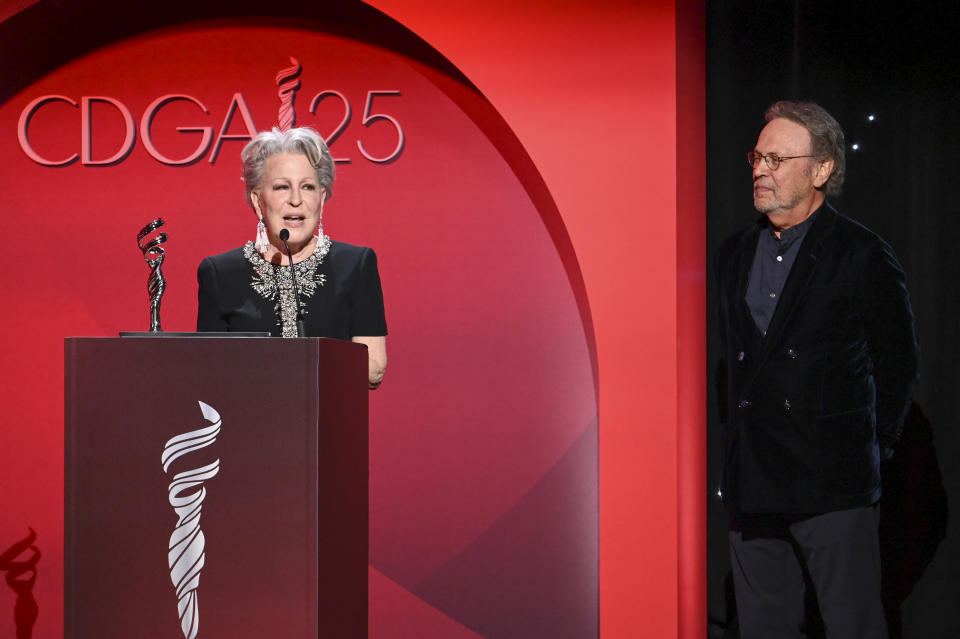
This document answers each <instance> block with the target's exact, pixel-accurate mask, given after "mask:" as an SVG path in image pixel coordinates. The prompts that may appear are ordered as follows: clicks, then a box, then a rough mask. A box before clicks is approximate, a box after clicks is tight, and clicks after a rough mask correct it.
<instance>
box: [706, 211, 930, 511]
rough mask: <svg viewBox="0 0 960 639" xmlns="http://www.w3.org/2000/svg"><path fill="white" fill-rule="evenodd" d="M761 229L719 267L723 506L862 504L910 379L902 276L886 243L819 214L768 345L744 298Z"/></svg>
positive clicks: (913, 353) (871, 495) (732, 241)
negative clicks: (722, 357)
mask: <svg viewBox="0 0 960 639" xmlns="http://www.w3.org/2000/svg"><path fill="white" fill-rule="evenodd" d="M764 228H765V221H764V220H761V221H760V222H758V223H757V224H755V225H754V226H751V227H750V228H748V229H746V230H744V231H742V232H740V233H737V234H735V235H733V236H731V237H729V238H727V239H726V240H725V241H724V242H723V243H722V244H721V246H720V248H719V249H718V251H717V253H716V256H715V269H716V275H717V280H718V305H719V313H720V324H719V326H720V337H721V341H722V344H723V353H724V360H723V361H722V362H721V364H720V366H719V368H718V386H719V393H718V395H719V397H720V404H721V406H720V408H721V421H722V424H721V428H722V430H723V442H724V469H723V474H722V479H721V486H720V490H721V493H722V495H723V500H724V503H725V504H726V506H727V508H728V510H730V511H731V512H733V513H784V514H814V513H823V512H830V511H835V510H842V509H845V508H853V507H857V506H866V505H870V504H872V503H874V502H876V501H877V500H878V499H879V498H880V459H881V455H882V453H884V452H885V451H887V450H888V449H889V448H890V447H892V446H893V444H894V443H895V442H896V439H897V437H898V436H899V433H900V429H901V428H902V420H903V415H904V413H905V411H906V408H907V404H908V401H909V398H910V392H911V388H912V385H913V382H914V381H915V378H916V374H917V364H918V347H917V340H916V335H915V332H914V322H913V312H912V310H911V308H910V298H909V295H908V293H907V288H906V283H905V281H904V275H903V269H902V268H901V267H900V264H899V262H898V261H897V258H896V256H895V255H894V253H893V250H892V249H891V248H890V246H889V245H887V243H886V242H884V241H883V240H882V239H880V238H879V237H878V236H877V235H875V234H874V233H872V232H871V231H869V230H868V229H866V228H865V227H863V226H861V225H860V224H858V223H857V222H854V221H853V220H851V219H849V218H847V217H845V216H842V215H840V214H838V213H837V212H836V211H835V210H834V209H833V208H832V207H831V206H830V205H829V204H824V205H823V206H822V207H820V209H819V213H818V214H817V218H816V219H815V220H814V222H813V226H811V228H810V230H809V231H808V233H807V236H806V238H805V239H804V241H803V244H802V245H801V247H800V253H799V255H798V256H797V260H796V262H795V263H794V265H793V268H792V270H791V271H790V275H789V277H788V279H787V282H786V284H785V286H784V290H783V292H782V294H781V298H780V302H779V303H778V305H777V308H776V311H775V313H774V316H773V318H772V320H771V322H770V326H769V328H768V330H767V335H766V337H763V336H762V335H761V333H760V331H759V330H758V329H757V328H756V326H755V324H754V322H753V319H752V317H751V316H750V311H749V309H748V308H747V304H746V302H745V299H744V298H745V295H746V290H747V283H748V282H749V277H750V268H751V266H752V263H753V257H754V253H755V251H756V247H757V241H758V237H759V233H760V232H761V231H762V230H763V229H764Z"/></svg>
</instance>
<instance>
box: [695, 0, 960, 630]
mask: <svg viewBox="0 0 960 639" xmlns="http://www.w3.org/2000/svg"><path fill="white" fill-rule="evenodd" d="M958 6H960V5H956V4H955V3H949V2H943V1H934V2H926V3H882V2H881V3H876V2H843V1H842V0H835V1H834V2H829V3H827V2H813V1H810V0H807V1H801V0H791V1H775V0H774V1H771V0H766V1H757V0H715V1H708V3H707V47H706V48H707V243H708V244H707V245H708V250H709V251H710V255H709V256H708V264H711V263H712V252H713V250H714V249H715V248H716V247H717V246H718V244H719V243H720V241H721V240H722V239H723V238H724V237H726V236H727V235H729V234H730V233H733V232H734V231H736V230H738V229H740V228H742V227H743V226H745V225H747V224H749V223H750V222H751V221H752V220H753V219H755V217H756V213H755V212H754V210H753V206H752V199H751V179H750V170H749V168H748V167H747V164H746V160H745V159H744V158H745V154H746V152H747V151H749V150H750V149H752V148H753V145H754V144H755V142H756V139H757V135H758V133H759V132H760V129H761V128H762V127H763V125H764V120H763V112H764V110H765V109H766V107H768V106H769V105H770V104H771V103H773V102H775V101H776V100H780V99H790V100H810V101H814V102H817V103H819V104H820V105H822V106H823V107H824V108H826V109H827V110H828V111H829V112H830V113H831V114H832V115H833V116H834V117H836V118H837V120H838V121H839V122H840V123H841V125H843V127H844V131H845V133H846V137H847V168H848V175H847V182H846V185H845V187H844V191H843V195H842V196H841V197H839V198H834V199H833V200H832V201H833V203H834V205H835V206H836V207H837V208H838V209H839V210H840V211H841V212H842V213H845V214H846V215H848V216H850V217H852V218H854V219H856V220H858V221H860V222H861V223H863V224H865V225H866V226H867V227H869V228H870V229H872V230H873V231H875V232H876V233H878V234H879V235H880V236H882V237H883V238H885V239H886V240H887V241H888V242H889V243H890V244H891V245H892V246H893V248H894V250H895V251H896V253H897V255H898V256H899V258H900V261H901V263H902V264H903V266H904V268H905V270H906V273H907V284H908V286H909V289H910V294H911V299H912V302H913V307H914V313H915V316H916V320H917V329H918V333H919V337H920V344H921V349H922V350H921V369H920V374H921V380H920V383H919V385H918V386H917V388H916V392H915V396H914V398H915V401H916V404H917V406H918V408H917V409H915V411H914V413H912V419H911V425H910V428H911V429H912V430H911V435H910V438H911V439H910V442H909V443H908V444H907V445H906V447H907V448H909V450H906V449H905V450H902V451H898V456H899V459H898V460H897V462H898V464H899V466H898V467H897V468H896V469H891V470H890V471H889V472H888V478H887V481H890V482H892V483H893V485H892V486H891V487H890V489H889V491H888V492H889V494H890V501H891V502H892V501H893V500H894V498H896V499H897V500H898V501H897V503H890V504H888V506H889V508H888V509H887V512H886V513H885V517H886V521H887V523H888V524H889V522H891V521H892V522H893V524H894V527H895V528H896V531H895V533H894V534H893V537H892V538H891V539H892V541H889V543H888V544H887V547H886V548H885V550H884V552H885V561H886V562H887V565H888V566H890V567H891V568H890V570H891V571H892V572H890V576H889V577H888V583H887V584H886V587H887V589H888V590H890V591H895V595H893V597H894V598H893V601H894V607H895V603H896V602H898V601H899V600H901V599H904V597H905V600H904V601H903V602H902V604H901V605H900V606H899V610H898V611H888V612H893V613H895V614H894V615H893V617H894V618H893V620H892V621H893V623H894V624H895V625H896V624H899V623H900V621H902V626H900V625H897V627H895V628H892V634H891V636H892V637H895V636H898V635H899V636H903V637H907V638H910V639H913V638H916V639H921V638H922V639H937V638H940V637H943V638H948V637H949V638H951V639H954V638H956V637H960V521H958V520H960V517H956V518H954V519H953V520H951V519H950V518H949V517H948V513H949V512H953V513H960V463H956V462H955V461H954V460H957V459H960V432H958V429H957V421H958V415H957V413H958V410H957V398H958V397H960V338H958V328H957V327H958V324H960V283H958V282H957V281H956V277H957V274H958V272H960V197H958V195H960V178H958V177H957V176H956V173H957V172H958V170H957V168H956V167H957V166H958V161H960V45H958V41H960V19H958V15H960V9H958V8H957V7H958ZM870 116H873V118H872V119H871V117H870ZM853 145H857V148H856V149H855V148H854V146H853ZM708 281H709V285H708V303H709V309H710V315H709V316H708V330H709V338H710V339H709V342H708V354H709V365H708V371H707V372H706V374H707V375H708V376H709V379H710V380H711V383H710V404H709V406H710V412H709V428H708V438H709V442H708V446H709V448H708V450H709V460H708V482H709V486H708V488H707V489H708V490H709V491H710V497H709V502H708V589H709V598H708V599H709V618H710V626H709V629H708V636H709V637H736V636H737V634H736V632H735V623H732V622H733V619H731V610H732V607H731V606H732V602H731V601H730V593H729V588H730V587H729V583H728V580H727V575H728V572H729V560H728V557H727V543H726V529H727V518H726V514H725V512H724V511H723V508H722V506H721V505H720V503H719V500H718V499H717V498H716V496H715V488H716V484H717V481H718V477H719V470H720V467H719V451H720V443H719V439H718V433H717V430H718V429H717V424H718V415H717V411H716V394H715V390H714V389H713V384H712V379H713V373H712V371H713V366H715V364H716V362H717V359H718V357H719V350H718V343H717V338H716V325H715V314H714V310H715V308H716V307H715V292H716V291H715V286H714V279H713V274H712V273H711V274H710V278H709V280H708ZM919 409H922V412H921V411H920V410H919ZM924 416H925V419H924ZM937 462H939V463H937ZM941 473H942V474H941ZM941 488H943V489H945V496H944V493H942V492H940V490H941ZM944 526H945V529H944ZM885 569H886V566H885ZM894 581H898V582H899V583H894ZM896 613H899V614H896ZM897 616H899V617H900V618H901V619H900V620H899V621H898V619H897V618H896V617H897ZM901 632H902V634H901ZM811 634H812V636H813V635H815V634H816V633H811Z"/></svg>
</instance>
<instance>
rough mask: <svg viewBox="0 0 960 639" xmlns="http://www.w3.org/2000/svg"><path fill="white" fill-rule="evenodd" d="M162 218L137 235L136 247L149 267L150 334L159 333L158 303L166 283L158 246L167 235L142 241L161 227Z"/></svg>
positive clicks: (160, 249) (160, 234) (159, 235)
mask: <svg viewBox="0 0 960 639" xmlns="http://www.w3.org/2000/svg"><path fill="white" fill-rule="evenodd" d="M163 224H164V222H163V218H160V217H158V218H157V219H155V220H154V221H153V222H150V223H149V224H147V225H146V226H145V227H143V228H142V229H140V233H139V234H138V235H137V246H139V247H140V251H141V252H142V253H143V259H144V260H145V261H146V263H147V266H149V267H150V276H149V277H148V278H147V293H148V294H149V295H150V331H151V332H152V333H161V332H163V329H162V328H160V301H161V298H162V297H163V292H164V291H165V290H166V288H167V281H166V280H165V279H164V278H163V271H161V270H160V267H162V266H163V257H164V255H163V247H162V246H160V245H161V244H163V243H164V242H166V241H167V234H166V233H164V232H163V231H161V232H159V233H157V234H156V235H155V236H154V238H153V239H152V240H150V241H149V242H147V243H146V244H144V242H143V240H144V238H146V237H147V236H148V235H150V234H151V233H153V232H154V231H156V230H157V229H158V228H160V227H161V226H163Z"/></svg>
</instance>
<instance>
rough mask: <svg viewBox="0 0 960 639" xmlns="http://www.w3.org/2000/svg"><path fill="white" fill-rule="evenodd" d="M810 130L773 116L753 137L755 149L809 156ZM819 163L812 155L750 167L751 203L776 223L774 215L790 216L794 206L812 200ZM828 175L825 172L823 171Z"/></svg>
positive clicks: (817, 184)
mask: <svg viewBox="0 0 960 639" xmlns="http://www.w3.org/2000/svg"><path fill="white" fill-rule="evenodd" d="M810 147H811V140H810V133H809V131H807V130H806V129H805V128H804V127H803V126H801V125H799V124H797V123H796V122H792V121H790V120H785V119H783V118H775V119H773V120H770V122H768V123H767V126H765V127H763V130H762V131H760V137H758V138H757V146H756V147H755V149H754V150H755V151H757V152H759V153H762V154H764V155H768V154H771V153H774V154H776V155H779V156H780V157H792V156H797V155H810V153H811V148H810ZM819 164H820V162H819V161H818V160H817V159H816V158H805V157H801V158H796V159H793V160H784V161H782V162H781V163H780V166H779V167H777V169H776V170H775V171H774V170H771V169H770V167H768V166H767V163H766V162H765V161H763V160H761V161H760V162H758V163H757V166H756V168H755V169H753V206H754V207H755V208H756V209H757V211H759V212H760V213H765V214H766V215H767V216H768V217H770V218H772V221H774V223H776V219H775V218H776V217H778V216H784V217H787V218H790V217H792V215H791V214H792V213H794V212H795V209H798V207H799V208H803V207H802V205H803V204H804V203H809V202H812V201H814V199H815V196H816V188H815V187H818V186H822V185H823V183H824V182H825V181H826V178H823V179H821V173H822V171H821V170H818V165H819ZM827 176H829V173H827Z"/></svg>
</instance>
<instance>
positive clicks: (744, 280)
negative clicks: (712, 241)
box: [734, 223, 763, 361]
mask: <svg viewBox="0 0 960 639" xmlns="http://www.w3.org/2000/svg"><path fill="white" fill-rule="evenodd" d="M762 228H763V227H762V226H761V225H760V224H759V223H758V224H755V225H754V226H753V227H752V228H750V229H749V230H748V231H747V232H746V233H744V235H743V239H742V240H741V244H740V263H739V264H738V268H737V273H736V277H737V289H736V298H735V299H736V302H735V307H734V316H735V318H736V321H737V326H738V331H737V332H738V333H739V334H740V335H741V336H742V337H743V338H744V342H745V346H747V347H748V348H750V349H751V350H752V349H755V348H756V347H757V346H758V345H759V343H760V340H761V339H762V338H763V336H762V335H761V334H760V329H759V328H757V325H756V323H755V322H754V321H753V316H752V315H751V314H750V307H749V306H747V286H748V285H749V284H750V269H751V268H752V267H753V258H754V255H756V252H757V242H759V241H760V233H761V231H762ZM753 354H754V353H751V355H753ZM752 360H753V357H751V361H752Z"/></svg>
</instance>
